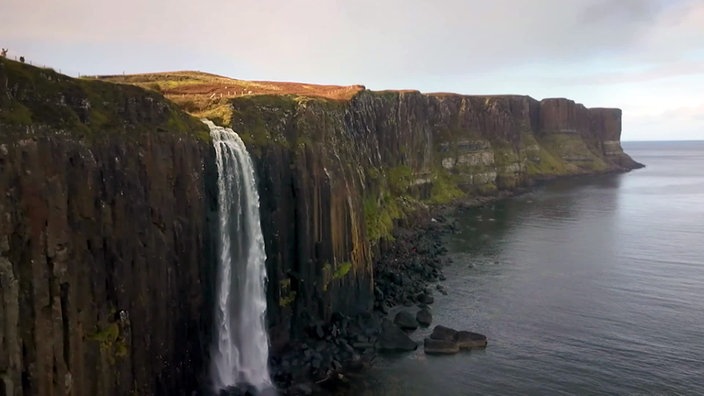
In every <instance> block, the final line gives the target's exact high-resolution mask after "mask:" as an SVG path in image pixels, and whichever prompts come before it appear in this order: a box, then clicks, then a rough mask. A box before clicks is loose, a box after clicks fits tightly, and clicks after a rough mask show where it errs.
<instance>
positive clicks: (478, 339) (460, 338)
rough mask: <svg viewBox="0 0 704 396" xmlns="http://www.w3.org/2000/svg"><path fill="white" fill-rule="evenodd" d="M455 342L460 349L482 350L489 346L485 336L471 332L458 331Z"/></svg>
mask: <svg viewBox="0 0 704 396" xmlns="http://www.w3.org/2000/svg"><path fill="white" fill-rule="evenodd" d="M455 340H456V341H457V345H458V346H459V347H460V349H471V348H482V347H485V346H486V344H487V339H486V336H485V335H483V334H479V333H473V332H471V331H458V332H457V334H456V335H455Z"/></svg>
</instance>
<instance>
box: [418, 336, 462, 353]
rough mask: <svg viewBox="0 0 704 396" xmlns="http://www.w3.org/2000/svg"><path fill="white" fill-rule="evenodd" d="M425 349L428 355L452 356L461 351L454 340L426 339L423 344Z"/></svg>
mask: <svg viewBox="0 0 704 396" xmlns="http://www.w3.org/2000/svg"><path fill="white" fill-rule="evenodd" d="M423 347H424V350H425V353H427V354H438V355H450V354H453V353H457V352H459V351H460V347H459V345H457V342H455V341H454V340H436V339H432V338H426V339H425V340H424V342H423Z"/></svg>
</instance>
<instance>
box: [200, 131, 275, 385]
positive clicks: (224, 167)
mask: <svg viewBox="0 0 704 396" xmlns="http://www.w3.org/2000/svg"><path fill="white" fill-rule="evenodd" d="M204 122H205V123H206V124H207V125H208V126H209V127H210V135H211V136H212V138H213V144H214V146H215V153H216V164H217V168H218V220H219V223H218V231H219V233H220V235H219V236H220V238H219V240H218V247H217V249H218V250H217V251H218V256H217V257H218V268H217V279H216V287H217V291H216V304H217V306H216V307H215V323H214V332H215V337H216V338H215V340H214V341H213V346H212V353H211V370H210V373H211V379H212V382H213V383H212V386H213V390H215V391H216V392H217V391H218V390H220V389H225V388H228V387H232V386H236V385H245V384H246V385H249V386H254V387H255V388H257V390H259V391H261V390H264V389H270V388H271V387H272V383H271V379H270V377H269V369H268V366H267V364H268V355H269V345H268V338H267V334H266V330H265V323H264V321H265V312H266V296H265V281H266V267H265V261H266V252H265V250H264V238H263V236H262V230H261V224H260V220H259V195H258V193H257V187H256V186H257V185H256V181H255V175H254V167H253V166H252V160H251V158H250V156H249V153H247V149H246V148H245V146H244V143H243V142H242V140H241V139H240V137H239V136H238V135H237V134H236V133H235V132H234V131H233V130H232V129H229V128H222V127H218V126H216V125H215V124H213V123H212V122H210V121H204Z"/></svg>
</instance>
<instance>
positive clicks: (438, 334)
mask: <svg viewBox="0 0 704 396" xmlns="http://www.w3.org/2000/svg"><path fill="white" fill-rule="evenodd" d="M456 336H457V330H454V329H451V328H449V327H445V326H442V325H437V326H435V327H434V328H433V333H432V334H430V338H431V339H433V340H444V341H454V340H455V337H456Z"/></svg>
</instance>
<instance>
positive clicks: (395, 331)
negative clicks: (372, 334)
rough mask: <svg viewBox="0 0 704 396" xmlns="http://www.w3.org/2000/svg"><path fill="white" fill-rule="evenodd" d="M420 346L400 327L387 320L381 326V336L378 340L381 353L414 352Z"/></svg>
mask: <svg viewBox="0 0 704 396" xmlns="http://www.w3.org/2000/svg"><path fill="white" fill-rule="evenodd" d="M416 348H418V344H416V342H415V341H413V340H412V339H411V338H410V337H409V336H408V334H406V333H405V332H404V331H403V330H401V328H400V327H398V326H396V325H395V324H393V323H392V322H391V321H388V320H385V321H384V322H383V323H382V325H381V334H379V339H378V340H377V349H378V350H380V351H389V352H391V351H414V350H416Z"/></svg>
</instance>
